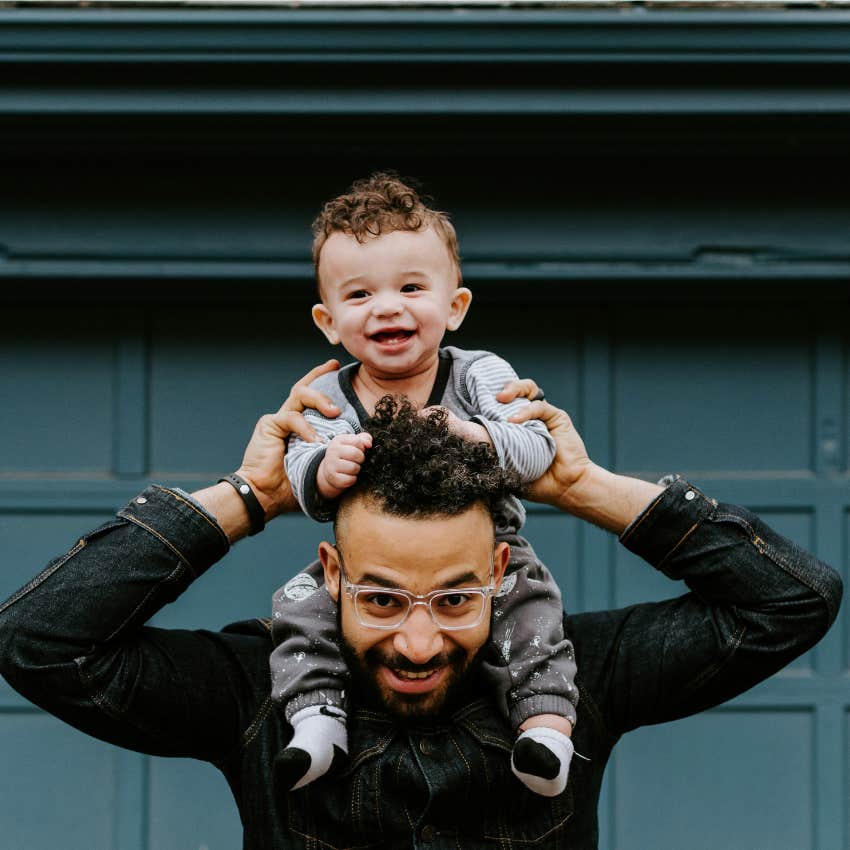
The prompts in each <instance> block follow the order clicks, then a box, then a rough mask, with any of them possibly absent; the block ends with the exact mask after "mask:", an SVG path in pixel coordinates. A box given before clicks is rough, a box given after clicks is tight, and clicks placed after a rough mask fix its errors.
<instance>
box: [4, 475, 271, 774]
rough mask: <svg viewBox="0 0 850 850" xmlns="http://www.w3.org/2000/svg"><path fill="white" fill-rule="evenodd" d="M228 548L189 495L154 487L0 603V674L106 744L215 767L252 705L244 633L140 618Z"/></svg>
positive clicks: (179, 590)
mask: <svg viewBox="0 0 850 850" xmlns="http://www.w3.org/2000/svg"><path fill="white" fill-rule="evenodd" d="M228 548H229V544H228V541H227V538H226V536H225V535H224V533H223V532H222V530H221V529H220V528H219V527H218V525H216V524H215V523H214V522H213V521H212V520H211V519H210V518H209V517H208V516H207V515H205V514H204V513H203V512H202V511H200V510H199V509H198V508H197V507H196V506H195V505H193V504H192V503H191V502H190V501H189V500H187V499H184V498H183V497H182V496H180V495H179V494H177V493H174V492H172V491H170V490H165V489H163V488H160V487H149V488H148V489H146V490H145V491H144V492H143V493H142V494H141V495H140V496H138V497H137V498H136V499H134V500H133V501H132V502H130V504H129V505H128V506H127V507H125V508H124V509H122V510H121V511H120V512H119V514H118V516H117V518H116V519H114V520H112V521H111V522H108V523H106V524H105V525H103V526H101V527H100V528H98V529H95V530H94V531H92V532H91V533H90V534H87V535H86V536H84V537H83V538H81V539H80V540H79V541H78V542H77V543H76V544H75V545H74V546H73V547H72V548H71V549H70V551H68V552H67V553H65V554H64V555H62V556H61V557H60V558H57V559H56V560H54V561H53V562H51V563H50V564H48V566H47V567H46V568H45V569H44V570H43V571H42V572H41V573H40V574H39V575H38V576H36V577H35V578H34V579H33V580H32V581H31V582H30V583H29V584H27V585H26V586H25V587H24V588H22V589H21V590H20V591H18V592H17V593H16V594H15V595H14V596H12V597H11V598H10V599H8V600H7V601H6V602H4V603H2V604H0V673H2V674H3V676H4V677H5V678H6V679H7V681H8V682H9V683H10V684H11V685H12V686H13V687H14V688H15V689H16V690H18V691H19V692H20V693H21V694H22V695H23V696H25V697H26V698H27V699H29V700H31V701H32V702H34V703H36V704H37V705H39V706H41V707H43V708H44V709H46V710H47V711H49V712H51V713H52V714H55V715H57V716H58V717H60V718H61V719H63V720H65V721H67V722H68V723H70V724H71V725H73V726H76V727H77V728H79V729H81V730H83V731H84V732H87V733H89V734H91V735H95V736H96V737H99V738H102V739H103V740H106V741H110V742H112V743H115V744H119V745H121V746H125V747H130V748H132V749H137V750H141V751H144V752H148V753H152V754H158V755H180V756H194V757H196V758H207V759H210V760H215V759H216V758H217V757H220V756H222V755H223V754H225V753H226V752H227V751H228V749H229V748H232V747H233V746H234V745H235V744H236V742H238V735H239V732H240V727H241V725H242V723H243V715H244V713H245V711H246V710H249V707H248V706H245V705H242V704H241V702H240V701H242V702H244V701H245V691H246V688H245V679H246V665H249V664H251V659H252V658H256V653H252V652H250V651H249V647H248V646H247V645H246V644H247V642H248V641H249V638H248V637H246V636H239V635H232V636H228V635H226V634H221V633H213V632H204V631H181V630H163V629H156V628H151V627H147V626H144V623H145V622H146V621H147V620H148V619H149V618H150V617H151V616H152V615H153V614H154V613H156V611H158V610H159V609H160V608H161V607H162V606H163V605H165V604H166V603H168V602H170V601H172V600H174V599H175V598H176V597H177V596H178V595H179V594H180V593H182V592H183V591H184V590H185V589H186V588H187V587H188V586H189V584H190V583H191V582H192V581H193V580H194V579H195V578H197V577H198V576H199V575H200V574H201V573H203V572H204V571H205V570H207V569H208V568H209V567H210V566H211V565H212V564H213V563H215V562H216V561H217V560H218V559H219V558H221V557H222V556H223V555H224V554H225V553H226V552H227V550H228ZM243 650H244V651H243ZM260 658H261V659H263V661H265V657H264V656H262V655H261V656H260ZM267 678H268V677H267V674H266V680H267ZM248 697H250V692H249V694H248Z"/></svg>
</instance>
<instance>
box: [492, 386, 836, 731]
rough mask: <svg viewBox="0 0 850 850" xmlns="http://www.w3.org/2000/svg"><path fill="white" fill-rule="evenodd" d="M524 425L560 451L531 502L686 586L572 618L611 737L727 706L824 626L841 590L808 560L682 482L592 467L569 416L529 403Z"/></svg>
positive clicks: (749, 518)
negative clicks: (533, 421) (534, 425)
mask: <svg viewBox="0 0 850 850" xmlns="http://www.w3.org/2000/svg"><path fill="white" fill-rule="evenodd" d="M521 383H522V382H521ZM520 389H521V388H520V387H519V386H514V387H512V388H508V390H509V392H519V391H520ZM526 390H527V388H524V389H522V391H523V393H525V391H526ZM521 416H522V417H534V418H537V419H541V420H542V421H543V422H545V423H546V425H547V427H548V428H549V430H550V433H551V434H552V436H553V437H554V439H555V443H556V445H557V453H556V456H555V460H554V461H553V462H552V465H551V467H550V468H549V470H548V471H547V472H546V474H545V475H544V476H543V477H542V478H540V479H539V480H538V481H537V482H536V483H535V484H534V485H533V486H532V488H531V490H530V492H529V495H530V497H531V498H532V499H535V500H536V501H541V502H546V503H548V504H551V505H554V506H555V507H557V508H560V509H561V510H563V511H566V512H568V513H571V514H573V515H574V516H577V517H579V518H581V519H585V520H588V521H590V522H593V523H595V524H596V525H599V526H601V527H603V528H606V529H608V530H609V531H612V532H614V533H616V534H618V535H619V536H620V542H621V543H622V544H623V545H624V546H626V547H627V548H628V549H630V550H631V551H632V552H634V553H635V554H637V555H639V556H640V557H641V558H643V559H644V560H645V561H647V562H648V563H649V564H651V565H652V566H653V567H655V568H656V569H658V570H660V571H661V572H663V573H665V575H667V576H668V577H669V578H671V579H674V580H677V581H683V582H685V584H686V585H687V587H688V588H689V589H690V592H688V593H685V594H683V595H682V596H679V597H677V598H675V599H669V600H665V601H663V602H653V603H645V604H642V605H634V606H631V607H630V608H626V609H622V610H620V611H608V612H604V613H602V614H593V613H590V614H582V615H578V616H577V617H571V618H569V623H568V626H567V628H568V631H569V633H570V634H571V636H572V637H573V639H574V642H575V644H576V656H577V660H578V665H579V671H580V673H581V676H582V678H583V680H584V682H585V683H588V682H591V683H594V684H593V687H592V688H591V690H592V691H593V696H592V698H593V699H595V700H597V701H598V704H599V707H600V711H601V714H602V715H603V716H604V717H605V720H606V721H607V723H608V725H609V732H610V734H611V737H612V739H616V737H617V736H618V735H620V734H622V733H623V732H625V731H628V730H629V729H632V728H635V727H636V726H640V725H644V724H650V723H659V722H662V721H666V720H672V719H675V718H678V717H683V716H686V715H689V714H693V713H695V712H698V711H702V710H704V709H706V708H709V707H711V706H714V705H717V704H718V703H721V702H724V701H725V700H728V699H731V698H732V697H734V696H736V695H738V694H740V693H742V692H743V691H745V690H747V689H748V688H750V687H752V686H753V685H755V684H756V683H758V682H760V681H762V680H764V679H766V678H767V677H768V676H770V675H772V674H773V673H775V672H777V671H778V670H780V669H781V668H782V667H784V666H785V665H786V664H788V663H789V662H790V661H792V660H793V659H794V658H796V657H797V656H799V655H800V654H801V653H803V652H805V651H806V650H808V649H809V648H811V647H812V646H813V645H814V644H815V643H817V641H818V640H820V639H821V638H822V637H823V635H824V634H825V633H826V631H827V630H828V629H829V627H830V625H831V624H832V623H833V621H834V620H835V617H836V615H837V613H838V608H839V605H840V603H841V594H842V583H841V579H840V577H839V575H838V573H837V572H836V571H835V570H833V569H832V568H831V567H830V566H828V565H827V564H824V563H823V562H821V561H819V560H818V559H817V558H816V557H815V556H814V555H812V554H811V553H810V552H806V551H805V550H803V549H801V548H800V547H799V546H797V545H796V544H795V543H793V542H792V541H790V540H788V539H787V538H785V537H783V536H782V535H780V534H778V533H777V532H775V531H773V529H771V528H770V527H769V526H768V525H766V524H765V523H764V522H762V521H761V520H760V519H759V518H758V517H757V516H756V515H754V514H753V513H751V512H750V511H748V510H746V509H745V508H741V507H738V506H736V505H726V504H722V503H718V502H717V501H715V500H714V499H710V498H708V497H706V496H705V495H703V494H702V493H701V492H700V491H699V490H698V489H697V488H696V487H693V486H691V485H690V484H688V483H687V482H686V481H685V480H684V479H680V480H678V481H676V482H675V483H673V484H671V485H670V486H669V487H667V488H661V487H659V486H658V485H655V484H650V483H647V482H645V481H640V480H638V479H635V478H629V477H627V476H622V475H616V474H614V473H612V472H609V471H608V470H606V469H603V468H602V467H600V466H597V465H596V464H594V463H593V462H592V461H591V460H590V459H589V458H588V456H587V452H586V450H585V447H584V443H583V442H582V439H581V437H580V436H579V435H578V433H577V432H576V429H575V428H574V426H573V424H572V422H571V421H570V418H569V416H567V414H566V413H565V412H564V411H562V410H558V409H557V408H555V407H553V406H552V405H550V404H548V403H546V402H543V401H535V402H533V403H532V404H530V405H529V406H528V407H527V408H526V410H524V411H523V413H522V414H521ZM588 643H592V644H593V646H594V649H593V650H592V651H588V650H587V644H588ZM600 647H601V648H602V649H600ZM612 647H616V648H617V651H616V652H613V651H610V648H612ZM606 648H607V649H606ZM602 650H604V651H602ZM579 728H581V727H580V726H579Z"/></svg>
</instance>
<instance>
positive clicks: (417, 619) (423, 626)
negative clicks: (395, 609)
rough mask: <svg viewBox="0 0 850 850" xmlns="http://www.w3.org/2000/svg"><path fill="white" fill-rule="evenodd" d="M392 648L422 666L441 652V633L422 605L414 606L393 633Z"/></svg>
mask: <svg viewBox="0 0 850 850" xmlns="http://www.w3.org/2000/svg"><path fill="white" fill-rule="evenodd" d="M393 647H394V649H395V650H396V652H399V653H401V654H402V655H403V656H404V657H405V658H407V660H408V661H411V662H412V663H413V664H424V663H425V662H426V661H428V660H429V659H431V658H433V657H434V656H435V655H437V654H438V653H439V652H442V650H443V633H442V632H441V631H440V630H439V629H438V628H437V625H436V623H434V621H433V620H432V619H431V615H430V614H429V613H428V611H427V610H426V609H425V607H424V606H422V605H414V606H413V610H412V611H411V612H410V616H409V617H408V618H407V620H405V622H404V624H403V625H402V627H401V628H400V629H399V630H398V631H397V632H396V633H395V636H394V638H393Z"/></svg>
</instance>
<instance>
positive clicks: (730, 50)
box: [0, 4, 850, 64]
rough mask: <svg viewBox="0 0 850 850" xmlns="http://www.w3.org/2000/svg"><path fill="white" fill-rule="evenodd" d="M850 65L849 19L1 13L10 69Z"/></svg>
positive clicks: (730, 12) (467, 11)
mask: <svg viewBox="0 0 850 850" xmlns="http://www.w3.org/2000/svg"><path fill="white" fill-rule="evenodd" d="M116 59H120V60H122V61H130V62H132V61H143V62H174V61H183V62H193V61H208V62H213V63H221V62H232V61H257V60H258V59H261V60H263V61H276V60H277V61H291V62H303V61H307V62H309V61H329V60H331V59H333V60H338V61H363V60H365V61H379V62H380V61H387V62H396V61H404V62H411V61H413V62H419V61H426V62H427V61H435V60H438V59H439V60H441V61H460V62H464V61H469V62H476V61H483V60H487V61H493V60H498V61H503V62H510V61H512V60H513V61H521V62H529V63H537V62H543V61H548V62H551V61H567V62H570V61H579V62H599V61H605V62H617V61H621V62H669V61H685V62H687V63H689V64H693V63H701V62H717V61H726V62H747V63H752V62H758V61H788V62H830V63H847V62H848V61H850V11H848V10H846V9H840V10H823V9H810V10H793V9H772V10H766V9H759V8H750V9H729V8H728V7H727V8H724V9H709V10H697V9H679V10H672V11H671V10H667V9H658V8H651V7H647V6H644V5H643V4H641V5H636V6H633V7H628V6H624V5H620V4H618V5H617V7H616V8H610V9H589V8H583V9H582V8H579V9H576V8H572V9H570V8H543V9H540V8H537V9H529V8H452V9H433V8H431V9H428V8H417V9H413V8H401V9H399V8H396V9H393V8H381V9H365V8H351V7H347V8H341V7H338V8H333V9H322V10H320V9H304V8H301V9H293V8H285V7H283V8H269V7H268V6H263V7H255V8H247V9H244V8H243V9H236V8H226V7H222V8H198V7H195V8H192V7H189V6H184V7H181V8H171V9H164V8H143V7H138V6H137V7H125V8H102V7H101V8H97V7H94V8H92V7H89V8H74V7H72V6H68V7H61V8H52V9H43V8H42V9H36V8H32V7H22V8H10V9H3V10H0V61H67V62H98V61H114V60H116Z"/></svg>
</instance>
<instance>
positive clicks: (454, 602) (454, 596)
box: [440, 593, 470, 608]
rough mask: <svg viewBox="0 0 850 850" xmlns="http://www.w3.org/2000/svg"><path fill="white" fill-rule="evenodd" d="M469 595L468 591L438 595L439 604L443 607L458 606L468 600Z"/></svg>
mask: <svg viewBox="0 0 850 850" xmlns="http://www.w3.org/2000/svg"><path fill="white" fill-rule="evenodd" d="M469 599H470V595H469V594H468V593H447V594H446V595H445V596H441V597H440V605H442V606H443V607H444V608H460V607H461V606H463V605H466V603H467V602H469Z"/></svg>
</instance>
